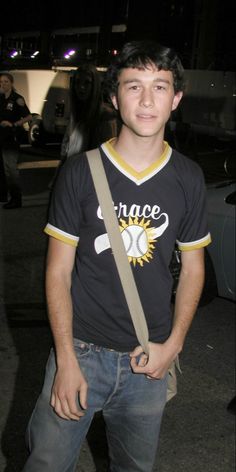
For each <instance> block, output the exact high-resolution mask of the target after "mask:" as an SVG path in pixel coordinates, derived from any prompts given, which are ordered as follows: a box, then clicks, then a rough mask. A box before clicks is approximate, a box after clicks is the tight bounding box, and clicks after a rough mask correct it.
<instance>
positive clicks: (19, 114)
mask: <svg viewBox="0 0 236 472" xmlns="http://www.w3.org/2000/svg"><path fill="white" fill-rule="evenodd" d="M13 84H14V78H13V76H12V75H11V74H9V73H8V72H4V73H2V74H1V76H0V89H1V94H0V153H1V155H0V160H1V164H0V181H1V189H2V188H3V190H1V191H2V192H3V195H2V198H3V200H4V199H5V200H7V191H8V192H9V194H10V200H9V201H8V203H5V204H4V205H3V208H5V209H12V208H19V207H21V206H22V197H21V187H20V178H19V171H18V168H17V163H18V158H19V143H20V139H21V135H22V132H23V125H24V123H26V122H29V121H30V120H31V119H32V116H31V113H30V111H29V108H28V107H27V105H26V103H25V99H24V97H22V95H19V94H18V93H17V92H16V90H15V88H14V85H13ZM4 173H5V175H4ZM5 178H6V179H5ZM3 200H2V201H3Z"/></svg>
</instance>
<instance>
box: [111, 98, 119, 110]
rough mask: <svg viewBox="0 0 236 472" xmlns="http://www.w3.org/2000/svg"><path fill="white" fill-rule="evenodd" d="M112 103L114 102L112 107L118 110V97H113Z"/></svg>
mask: <svg viewBox="0 0 236 472" xmlns="http://www.w3.org/2000/svg"><path fill="white" fill-rule="evenodd" d="M111 101H112V105H113V107H114V108H115V110H118V108H119V107H118V102H117V98H116V95H112V96H111Z"/></svg>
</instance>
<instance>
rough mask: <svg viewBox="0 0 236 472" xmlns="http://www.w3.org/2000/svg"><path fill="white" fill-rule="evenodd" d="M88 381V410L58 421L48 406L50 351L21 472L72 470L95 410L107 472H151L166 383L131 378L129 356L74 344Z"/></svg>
mask: <svg viewBox="0 0 236 472" xmlns="http://www.w3.org/2000/svg"><path fill="white" fill-rule="evenodd" d="M75 350H76V353H77V357H78V360H79V364H80V367H81V369H82V371H83V373H84V375H85V377H86V379H87V382H88V385H89V389H88V402H87V403H88V408H87V410H86V413H85V415H84V416H83V417H82V418H81V419H80V420H79V421H73V420H70V421H68V420H64V419H62V418H60V417H59V416H58V415H57V414H56V413H55V412H54V410H53V408H52V407H51V406H50V396H51V389H52V384H53V379H54V376H55V370H56V365H55V356H54V352H53V351H51V354H50V356H49V360H48V363H47V367H46V376H45V382H44V386H43V390H42V393H41V395H40V397H39V399H38V401H37V403H36V407H35V409H34V411H33V413H32V416H31V419H30V422H29V426H28V431H27V439H28V447H29V450H30V456H29V458H28V460H27V462H26V464H25V467H24V469H23V472H49V471H50V472H73V471H75V469H76V464H77V462H78V456H79V451H80V448H81V445H82V443H83V441H84V439H85V437H86V434H87V432H88V429H89V426H90V424H91V421H92V419H93V416H94V414H95V412H97V411H101V410H102V411H103V417H104V420H105V423H106V432H107V440H108V447H109V456H110V471H111V472H138V471H140V472H151V471H152V468H153V464H154V461H155V456H156V450H157V444H158V437H159V430H160V425H161V419H162V414H163V410H164V407H165V403H166V391H167V379H166V378H164V379H163V380H150V379H147V377H146V376H145V375H143V374H134V373H133V372H132V370H131V368H130V358H129V353H122V352H117V351H112V350H109V349H105V348H102V347H99V346H95V345H93V344H86V343H84V342H82V341H78V340H75Z"/></svg>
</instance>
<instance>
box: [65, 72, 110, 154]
mask: <svg viewBox="0 0 236 472" xmlns="http://www.w3.org/2000/svg"><path fill="white" fill-rule="evenodd" d="M70 107H71V108H70V109H71V113H70V121H69V125H68V127H67V130H66V133H65V135H64V138H63V141H62V146H61V156H62V161H64V160H65V159H67V158H68V157H70V156H72V155H73V154H77V153H80V152H82V151H87V150H89V149H93V148H95V147H97V146H98V145H99V144H101V143H103V142H105V141H107V140H108V139H110V138H112V137H114V136H117V116H116V113H115V111H114V109H113V108H112V107H110V105H108V103H105V102H104V100H103V96H102V84H101V78H100V74H99V72H98V71H97V69H96V67H95V66H94V65H93V64H83V65H82V66H80V68H79V69H78V70H77V71H76V72H75V74H74V76H73V78H72V82H71V88H70Z"/></svg>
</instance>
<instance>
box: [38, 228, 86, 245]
mask: <svg viewBox="0 0 236 472" xmlns="http://www.w3.org/2000/svg"><path fill="white" fill-rule="evenodd" d="M44 232H45V233H46V234H48V236H52V237H53V238H55V239H58V240H59V241H62V242H63V243H66V244H69V245H70V246H73V247H77V246H78V239H72V238H70V237H69V236H66V233H63V232H62V231H60V232H58V231H57V230H54V229H53V228H52V227H49V226H48V225H47V226H46V228H45V229H44Z"/></svg>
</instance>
